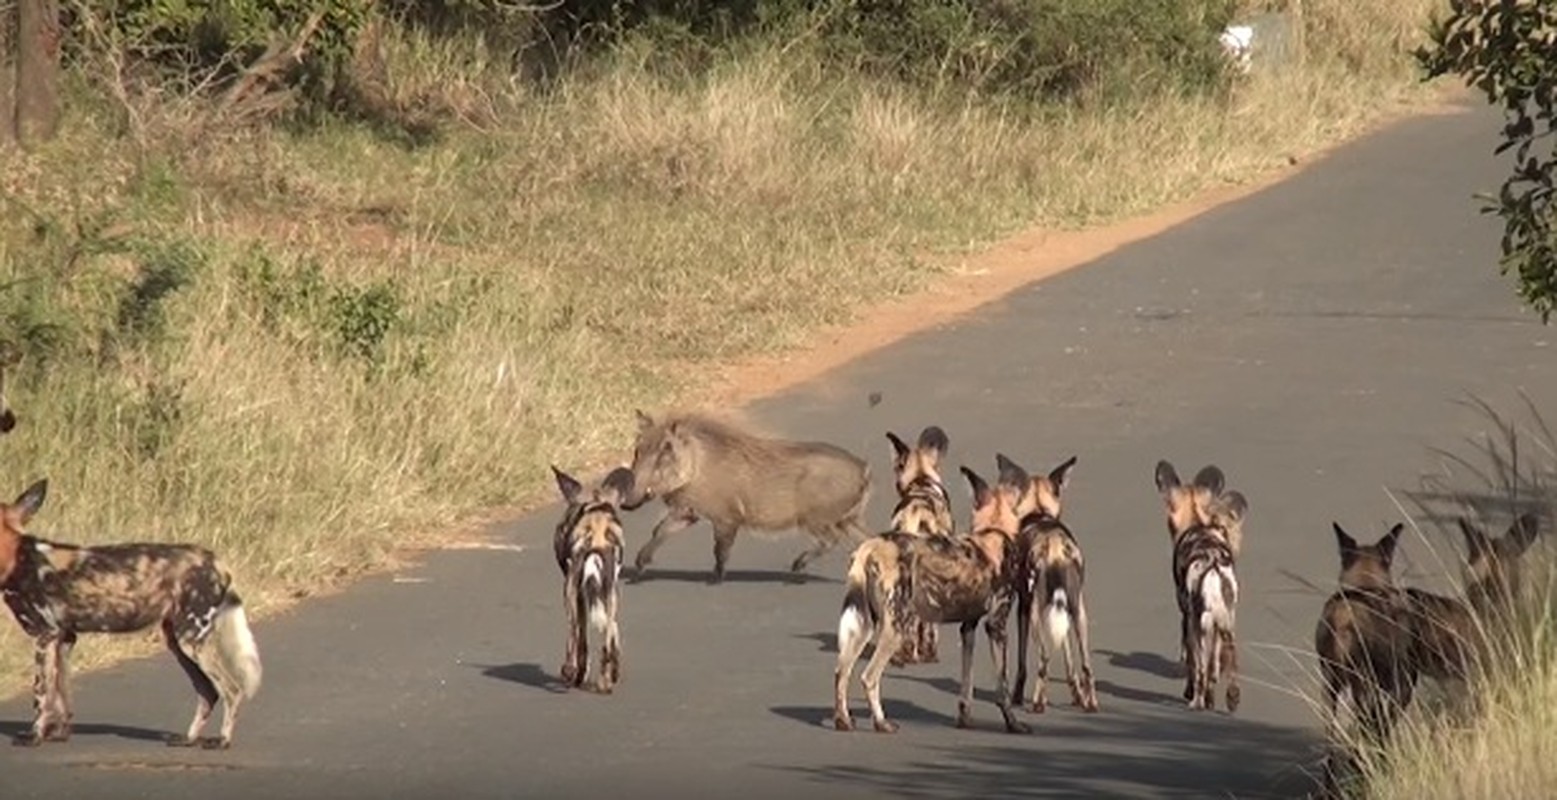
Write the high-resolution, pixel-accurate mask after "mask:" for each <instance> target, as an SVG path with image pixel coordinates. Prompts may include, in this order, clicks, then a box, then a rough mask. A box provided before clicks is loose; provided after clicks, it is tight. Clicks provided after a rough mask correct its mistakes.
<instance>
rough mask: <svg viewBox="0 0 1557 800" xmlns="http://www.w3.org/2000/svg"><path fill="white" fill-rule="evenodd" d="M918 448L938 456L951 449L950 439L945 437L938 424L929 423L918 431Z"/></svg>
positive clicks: (944, 432)
mask: <svg viewBox="0 0 1557 800" xmlns="http://www.w3.org/2000/svg"><path fill="white" fill-rule="evenodd" d="M919 449H920V450H921V451H923V452H926V453H934V454H935V457H936V458H940V457H941V456H944V455H946V451H947V450H949V449H951V439H949V438H947V436H946V431H943V430H941V427H940V426H939V425H931V426H929V427H927V428H925V429H924V430H922V431H920V432H919Z"/></svg>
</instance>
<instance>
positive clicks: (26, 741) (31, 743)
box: [11, 731, 43, 747]
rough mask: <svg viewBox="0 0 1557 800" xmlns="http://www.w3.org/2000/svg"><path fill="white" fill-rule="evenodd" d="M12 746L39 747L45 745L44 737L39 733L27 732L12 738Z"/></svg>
mask: <svg viewBox="0 0 1557 800" xmlns="http://www.w3.org/2000/svg"><path fill="white" fill-rule="evenodd" d="M11 744H12V745H14V746H16V747H37V746H38V745H40V744H43V737H42V736H39V735H38V732H37V731H27V732H26V733H18V734H16V735H15V736H12V737H11Z"/></svg>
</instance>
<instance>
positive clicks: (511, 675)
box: [470, 664, 568, 694]
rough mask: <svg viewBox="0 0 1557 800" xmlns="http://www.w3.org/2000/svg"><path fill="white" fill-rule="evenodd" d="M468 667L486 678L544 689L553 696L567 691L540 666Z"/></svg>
mask: <svg viewBox="0 0 1557 800" xmlns="http://www.w3.org/2000/svg"><path fill="white" fill-rule="evenodd" d="M470 666H472V667H474V668H476V669H479V670H481V674H482V675H485V676H487V677H488V678H496V679H498V680H500V681H508V682H509V683H519V684H523V685H525V686H529V687H532V688H535V689H545V690H546V691H549V692H552V693H553V694H566V693H567V691H568V687H567V686H565V685H563V683H562V679H561V678H560V677H558V676H556V675H553V674H552V673H550V672H548V671H547V670H546V669H545V668H543V667H542V666H541V665H540V664H503V665H501V666H489V665H485V664H471V665H470Z"/></svg>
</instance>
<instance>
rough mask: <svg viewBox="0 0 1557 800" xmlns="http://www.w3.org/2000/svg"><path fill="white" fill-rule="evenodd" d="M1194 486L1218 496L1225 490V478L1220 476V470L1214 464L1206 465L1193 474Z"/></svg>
mask: <svg viewBox="0 0 1557 800" xmlns="http://www.w3.org/2000/svg"><path fill="white" fill-rule="evenodd" d="M1195 485H1196V486H1199V487H1201V488H1204V489H1209V490H1211V494H1213V495H1219V494H1221V493H1222V490H1223V489H1225V488H1227V476H1226V475H1223V474H1222V468H1221V467H1218V466H1217V465H1215V464H1207V465H1205V466H1204V467H1201V469H1200V471H1199V472H1197V473H1195Z"/></svg>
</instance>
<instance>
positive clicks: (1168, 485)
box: [1156, 460, 1179, 494]
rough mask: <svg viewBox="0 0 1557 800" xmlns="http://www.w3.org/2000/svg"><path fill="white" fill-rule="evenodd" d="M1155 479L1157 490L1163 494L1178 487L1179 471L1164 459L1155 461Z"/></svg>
mask: <svg viewBox="0 0 1557 800" xmlns="http://www.w3.org/2000/svg"><path fill="white" fill-rule="evenodd" d="M1156 479H1157V491H1159V492H1162V493H1163V494H1167V493H1168V492H1169V491H1171V490H1173V489H1177V488H1179V473H1178V471H1177V470H1175V469H1174V468H1173V465H1172V464H1169V463H1168V462H1167V461H1166V460H1163V461H1158V462H1157V472H1156Z"/></svg>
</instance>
